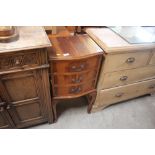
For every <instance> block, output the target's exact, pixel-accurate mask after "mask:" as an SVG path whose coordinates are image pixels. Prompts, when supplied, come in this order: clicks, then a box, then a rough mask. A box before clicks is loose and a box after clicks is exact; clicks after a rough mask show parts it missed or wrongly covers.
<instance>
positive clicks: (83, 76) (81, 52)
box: [48, 35, 103, 120]
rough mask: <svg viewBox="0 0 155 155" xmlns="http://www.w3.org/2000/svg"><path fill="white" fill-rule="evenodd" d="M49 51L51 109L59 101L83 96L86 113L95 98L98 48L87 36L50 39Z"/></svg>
mask: <svg viewBox="0 0 155 155" xmlns="http://www.w3.org/2000/svg"><path fill="white" fill-rule="evenodd" d="M50 41H51V43H52V47H51V48H49V50H48V53H49V60H50V62H49V63H50V78H51V85H52V106H53V110H54V115H55V120H56V118H57V116H56V103H57V102H58V101H60V100H61V99H70V98H76V97H80V96H83V95H86V96H87V98H88V102H89V105H88V112H89V111H90V109H91V106H92V104H93V102H94V99H95V97H96V82H97V78H98V73H99V69H100V64H101V60H102V55H103V53H102V49H101V48H100V47H99V46H98V45H97V44H96V43H95V42H94V41H93V40H92V39H91V38H90V37H89V36H88V35H77V36H69V37H51V38H50Z"/></svg>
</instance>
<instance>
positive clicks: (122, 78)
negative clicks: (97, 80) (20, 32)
mask: <svg viewBox="0 0 155 155" xmlns="http://www.w3.org/2000/svg"><path fill="white" fill-rule="evenodd" d="M127 79H128V77H127V76H122V77H121V78H120V80H121V81H126V80H127Z"/></svg>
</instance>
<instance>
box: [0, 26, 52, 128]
mask: <svg viewBox="0 0 155 155" xmlns="http://www.w3.org/2000/svg"><path fill="white" fill-rule="evenodd" d="M18 30H19V35H20V36H19V40H18V41H14V42H11V43H0V128H25V127H28V126H32V125H36V124H40V123H44V122H49V123H52V122H53V113H52V108H51V99H50V98H51V97H50V89H49V88H50V86H49V74H48V69H49V64H48V59H47V47H49V46H51V44H50V42H49V40H48V38H47V36H46V34H45V32H44V30H43V29H42V28H41V27H18Z"/></svg>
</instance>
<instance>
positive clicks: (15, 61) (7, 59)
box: [0, 52, 39, 70]
mask: <svg viewBox="0 0 155 155" xmlns="http://www.w3.org/2000/svg"><path fill="white" fill-rule="evenodd" d="M37 65H39V62H38V55H37V54H36V53H30V52H28V53H20V54H14V55H8V56H1V57H0V70H10V69H18V68H24V67H32V66H37Z"/></svg>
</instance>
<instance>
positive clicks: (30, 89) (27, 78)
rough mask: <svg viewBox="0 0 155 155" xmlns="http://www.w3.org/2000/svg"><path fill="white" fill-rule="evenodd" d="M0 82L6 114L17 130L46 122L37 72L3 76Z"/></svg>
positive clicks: (39, 74) (39, 78)
mask: <svg viewBox="0 0 155 155" xmlns="http://www.w3.org/2000/svg"><path fill="white" fill-rule="evenodd" d="M0 81H1V82H0V85H1V87H2V88H3V92H4V93H3V94H4V97H5V101H6V102H7V106H8V108H7V109H8V112H9V114H10V115H11V117H12V119H13V121H14V123H15V125H16V127H17V128H23V127H27V126H31V125H34V124H38V123H42V122H46V121H47V119H48V116H47V112H46V111H47V110H46V109H47V107H46V104H44V101H43V97H42V94H43V93H42V90H43V89H42V80H41V73H40V72H39V71H26V72H19V73H14V74H7V75H3V76H1V80H0Z"/></svg>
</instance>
